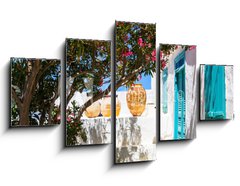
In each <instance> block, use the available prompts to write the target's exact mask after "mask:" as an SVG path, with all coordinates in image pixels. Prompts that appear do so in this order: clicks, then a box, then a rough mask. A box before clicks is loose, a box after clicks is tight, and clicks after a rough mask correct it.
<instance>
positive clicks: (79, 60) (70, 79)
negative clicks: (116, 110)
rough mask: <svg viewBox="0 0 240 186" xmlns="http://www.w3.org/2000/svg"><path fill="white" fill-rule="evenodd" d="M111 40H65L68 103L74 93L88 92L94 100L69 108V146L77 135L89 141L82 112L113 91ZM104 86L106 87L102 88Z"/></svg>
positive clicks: (74, 104) (73, 143)
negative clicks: (83, 124) (82, 119)
mask: <svg viewBox="0 0 240 186" xmlns="http://www.w3.org/2000/svg"><path fill="white" fill-rule="evenodd" d="M110 50H111V42H110V41H100V40H80V39H67V40H66V54H67V56H66V57H67V68H66V73H67V92H66V94H67V95H66V97H67V99H66V101H67V105H68V104H69V102H70V100H71V99H72V97H73V96H74V94H75V92H77V91H78V92H80V93H82V92H83V91H86V92H87V94H88V95H89V96H90V97H91V99H89V100H87V101H86V102H85V103H84V104H83V105H81V106H80V107H79V106H77V105H76V103H75V102H73V104H72V106H73V108H68V109H67V141H66V142H67V145H68V146H71V145H75V144H76V135H78V134H80V136H81V137H82V139H83V140H86V135H85V134H84V131H83V128H82V122H81V117H82V115H83V112H84V111H85V110H86V109H87V108H88V107H89V106H90V105H91V104H92V103H93V102H95V101H97V100H99V99H101V98H102V97H103V96H104V95H107V94H108V93H109V92H110V90H111V79H110V75H111V53H110ZM103 87H107V88H105V89H104V90H103Z"/></svg>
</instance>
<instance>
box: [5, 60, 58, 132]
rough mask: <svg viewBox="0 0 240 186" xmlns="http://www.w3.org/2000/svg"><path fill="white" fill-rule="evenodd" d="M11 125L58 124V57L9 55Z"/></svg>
mask: <svg viewBox="0 0 240 186" xmlns="http://www.w3.org/2000/svg"><path fill="white" fill-rule="evenodd" d="M10 63H11V127H21V126H48V125H55V124H60V119H61V117H60V114H61V112H60V70H61V65H60V60H57V59H34V58H11V59H10Z"/></svg>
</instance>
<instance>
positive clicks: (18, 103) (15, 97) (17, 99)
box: [11, 87, 22, 109]
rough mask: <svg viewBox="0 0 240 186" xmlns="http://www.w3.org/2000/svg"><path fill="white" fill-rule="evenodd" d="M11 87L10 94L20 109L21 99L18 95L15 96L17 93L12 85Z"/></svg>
mask: <svg viewBox="0 0 240 186" xmlns="http://www.w3.org/2000/svg"><path fill="white" fill-rule="evenodd" d="M11 89H12V91H11V92H12V96H13V99H14V101H15V102H16V104H17V106H18V108H19V109H20V108H21V107H22V101H21V100H20V99H19V97H18V96H17V93H16V92H15V90H14V89H13V87H12V88H11Z"/></svg>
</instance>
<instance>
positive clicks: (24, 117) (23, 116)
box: [19, 105, 30, 126]
mask: <svg viewBox="0 0 240 186" xmlns="http://www.w3.org/2000/svg"><path fill="white" fill-rule="evenodd" d="M19 111H20V113H19V114H20V115H19V118H20V120H19V125H21V126H24V125H29V124H30V123H29V106H27V105H24V106H23V107H21V108H19Z"/></svg>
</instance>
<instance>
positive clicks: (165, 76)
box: [162, 68, 168, 114]
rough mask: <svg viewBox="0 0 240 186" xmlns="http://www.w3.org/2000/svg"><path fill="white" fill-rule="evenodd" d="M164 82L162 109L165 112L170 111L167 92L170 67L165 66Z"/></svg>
mask: <svg viewBox="0 0 240 186" xmlns="http://www.w3.org/2000/svg"><path fill="white" fill-rule="evenodd" d="M162 73H163V74H162V82H163V91H162V100H163V103H162V110H163V113H165V114H166V113H167V112H168V94H167V79H168V68H165V69H164V70H163V72H162Z"/></svg>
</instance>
